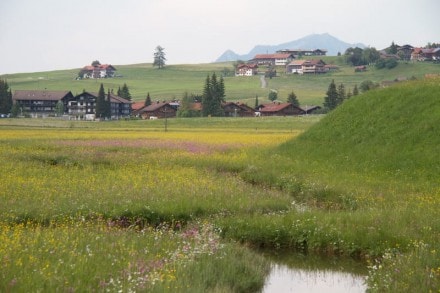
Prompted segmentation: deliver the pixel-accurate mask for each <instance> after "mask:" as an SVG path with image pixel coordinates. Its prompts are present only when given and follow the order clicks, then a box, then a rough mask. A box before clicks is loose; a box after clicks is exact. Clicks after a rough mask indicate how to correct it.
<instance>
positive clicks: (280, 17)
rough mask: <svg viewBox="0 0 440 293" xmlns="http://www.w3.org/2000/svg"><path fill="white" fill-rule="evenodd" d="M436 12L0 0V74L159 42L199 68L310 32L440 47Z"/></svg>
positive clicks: (343, 3)
mask: <svg viewBox="0 0 440 293" xmlns="http://www.w3.org/2000/svg"><path fill="white" fill-rule="evenodd" d="M439 12H440V1H439V0H417V1H410V0H381V1H379V0H313V1H305V0H301V1H297V0H276V1H275V0H273V1H263V0H218V1H213V0H124V1H121V0H75V1H74V0H0V29H1V31H0V74H4V73H14V72H34V71H47V70H55V69H69V68H80V67H83V66H84V65H88V64H90V63H91V62H92V61H93V60H99V61H100V62H101V63H110V64H113V65H118V64H133V63H151V62H153V53H154V50H155V48H156V47H157V46H158V45H160V46H162V47H163V48H165V53H166V58H167V64H183V63H207V62H212V61H215V59H217V58H218V57H219V56H220V55H221V54H222V53H223V52H224V51H225V50H227V49H232V50H233V51H235V52H236V53H238V54H245V53H248V52H249V51H250V50H251V49H252V48H253V47H254V46H255V45H278V44H281V43H285V42H289V41H293V40H296V39H299V38H302V37H304V36H306V35H309V34H314V33H316V34H321V33H329V34H331V35H333V36H335V37H337V38H339V39H340V40H342V41H345V42H348V43H357V42H360V43H364V44H365V45H367V46H371V47H375V48H377V49H382V48H384V47H387V46H389V45H390V44H391V42H392V41H394V42H395V43H397V44H407V43H409V44H411V45H413V46H424V45H426V44H427V43H428V42H436V43H438V42H440V28H439ZM305 49H308V48H305ZM310 49H312V48H310Z"/></svg>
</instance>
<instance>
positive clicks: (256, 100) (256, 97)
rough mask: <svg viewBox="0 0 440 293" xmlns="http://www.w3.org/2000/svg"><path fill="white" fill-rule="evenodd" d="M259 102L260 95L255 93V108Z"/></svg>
mask: <svg viewBox="0 0 440 293" xmlns="http://www.w3.org/2000/svg"><path fill="white" fill-rule="evenodd" d="M258 106H260V105H259V103H258V95H255V107H254V109H258Z"/></svg>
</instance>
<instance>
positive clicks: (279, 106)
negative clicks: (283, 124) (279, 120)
mask: <svg viewBox="0 0 440 293" xmlns="http://www.w3.org/2000/svg"><path fill="white" fill-rule="evenodd" d="M290 106H292V104H291V103H277V102H274V103H270V104H264V105H261V106H260V107H259V108H260V112H279V111H281V110H283V109H285V108H288V107H290Z"/></svg>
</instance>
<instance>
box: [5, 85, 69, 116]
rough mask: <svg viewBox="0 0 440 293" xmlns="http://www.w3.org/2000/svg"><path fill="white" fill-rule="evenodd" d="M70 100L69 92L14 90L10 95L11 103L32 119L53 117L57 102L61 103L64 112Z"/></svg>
mask: <svg viewBox="0 0 440 293" xmlns="http://www.w3.org/2000/svg"><path fill="white" fill-rule="evenodd" d="M71 98H73V94H72V92H70V91H47V90H42V91H41V90H16V91H15V92H14V94H13V95H12V102H13V103H14V104H18V105H19V107H20V109H21V111H22V112H25V113H28V114H29V115H31V116H32V117H43V116H50V115H54V114H55V112H56V111H55V109H56V106H57V103H58V102H62V103H63V106H64V112H66V111H67V101H68V100H69V99H71Z"/></svg>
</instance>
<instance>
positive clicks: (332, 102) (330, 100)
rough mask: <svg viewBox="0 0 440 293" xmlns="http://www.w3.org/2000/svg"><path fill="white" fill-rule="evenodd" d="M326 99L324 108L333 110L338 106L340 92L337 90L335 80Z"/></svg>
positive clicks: (329, 87)
mask: <svg viewBox="0 0 440 293" xmlns="http://www.w3.org/2000/svg"><path fill="white" fill-rule="evenodd" d="M326 94H327V95H326V97H325V98H324V107H325V108H327V109H329V110H333V109H334V108H336V107H337V106H338V91H337V90H336V85H335V80H334V79H333V80H332V82H331V83H330V85H329V86H328V90H327V93H326Z"/></svg>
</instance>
